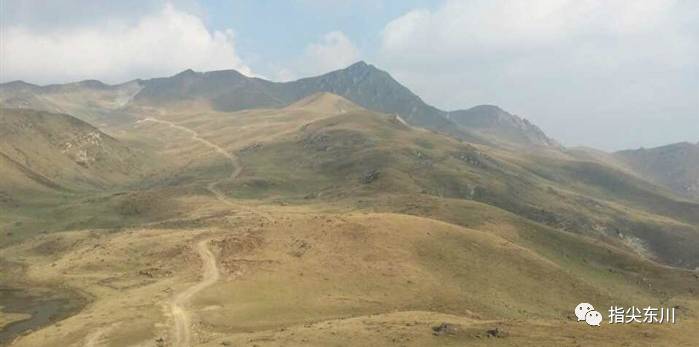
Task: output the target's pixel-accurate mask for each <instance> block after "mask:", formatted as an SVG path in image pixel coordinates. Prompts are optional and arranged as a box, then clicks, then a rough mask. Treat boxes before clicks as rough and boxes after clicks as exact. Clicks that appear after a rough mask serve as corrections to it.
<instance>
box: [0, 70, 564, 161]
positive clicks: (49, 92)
mask: <svg viewBox="0 0 699 347" xmlns="http://www.w3.org/2000/svg"><path fill="white" fill-rule="evenodd" d="M321 92H327V93H332V94H336V95H340V96H342V97H344V98H347V99H348V100H351V101H352V102H354V103H356V104H358V105H360V106H362V107H364V108H367V109H370V110H374V111H378V112H383V113H391V114H397V115H399V116H400V117H401V118H402V119H404V120H405V121H406V122H407V123H409V124H411V125H414V126H419V127H423V128H427V129H431V130H435V131H438V132H442V133H446V134H449V135H451V136H454V137H457V138H460V139H462V140H466V141H469V142H474V143H481V144H487V143H490V142H492V141H495V143H504V144H511V145H516V146H548V147H556V146H557V144H556V143H555V141H553V140H551V139H549V138H548V137H547V136H546V135H545V134H544V133H543V132H542V131H541V130H540V129H539V128H537V127H536V126H535V125H533V124H531V123H529V122H528V121H526V120H523V119H521V118H519V117H517V116H514V115H511V114H509V113H507V112H505V111H503V110H501V109H500V108H498V107H496V106H477V107H474V108H471V109H469V110H462V111H454V112H446V111H443V110H440V109H438V108H436V107H434V106H431V105H429V104H427V103H425V102H424V101H423V100H422V99H421V98H420V97H419V96H417V95H416V94H415V93H413V92H412V91H410V90H409V89H408V88H406V87H405V86H403V85H402V84H400V83H399V82H398V81H396V80H395V79H394V78H393V77H392V76H391V75H390V74H389V73H387V72H386V71H383V70H380V69H378V68H376V67H375V66H373V65H370V64H367V63H365V62H363V61H360V62H358V63H355V64H352V65H350V66H349V67H347V68H345V69H341V70H337V71H332V72H329V73H326V74H323V75H320V76H315V77H309V78H303V79H300V80H297V81H291V82H282V83H279V82H271V81H267V80H264V79H260V78H253V77H247V76H245V75H243V74H241V73H239V72H238V71H235V70H221V71H210V72H195V71H192V70H186V71H183V72H181V73H178V74H176V75H174V76H171V77H162V78H153V79H147V80H136V81H132V82H128V83H125V84H121V85H115V86H109V85H106V84H103V83H101V82H98V81H83V82H77V83H70V84H66V85H52V86H46V87H39V86H35V85H30V84H27V83H24V82H11V83H6V84H3V85H0V103H1V104H3V105H5V107H24V108H34V109H40V110H46V111H51V112H65V113H70V114H73V115H75V116H77V117H80V118H81V119H84V120H86V121H89V122H93V123H97V124H103V123H106V122H108V121H109V120H110V119H111V121H112V122H118V121H119V120H130V119H131V118H130V117H129V116H128V114H129V113H131V114H133V113H138V110H131V111H130V112H129V111H126V109H128V107H147V108H148V107H158V108H165V109H170V110H181V109H183V108H198V109H202V110H205V109H207V108H208V109H212V110H214V111H220V112H234V111H239V110H245V109H256V108H280V107H284V106H287V105H289V104H292V103H294V102H296V101H298V100H301V99H303V98H305V97H307V96H309V95H312V94H315V93H321ZM125 114H126V115H125Z"/></svg>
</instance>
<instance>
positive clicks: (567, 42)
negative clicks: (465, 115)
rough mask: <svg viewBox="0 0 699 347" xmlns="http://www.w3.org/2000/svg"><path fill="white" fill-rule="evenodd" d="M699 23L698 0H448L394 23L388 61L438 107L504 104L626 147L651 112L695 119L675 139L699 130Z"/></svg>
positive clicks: (583, 137)
mask: <svg viewBox="0 0 699 347" xmlns="http://www.w3.org/2000/svg"><path fill="white" fill-rule="evenodd" d="M697 22H699V11H697V10H696V6H694V5H692V2H691V1H674V0H646V1H621V0H608V1H593V0H540V1H518V0H473V1H456V0H447V1H445V2H444V3H443V4H442V5H440V6H438V7H436V8H434V9H430V10H426V9H416V10H413V11H410V12H408V13H406V14H404V15H402V16H400V17H398V18H396V19H394V20H392V21H390V22H389V23H388V24H386V26H385V27H384V30H383V32H382V33H381V36H380V41H381V45H380V51H379V53H378V57H377V59H376V61H377V62H378V63H379V65H381V66H385V67H386V68H388V69H389V70H390V71H391V72H393V73H394V74H395V75H396V76H397V77H398V78H399V79H400V80H402V81H404V82H406V83H407V84H408V85H409V86H410V87H411V88H413V89H414V90H415V91H416V92H417V93H418V94H419V95H421V96H423V97H425V99H426V100H428V101H430V102H432V103H434V104H436V105H437V106H441V107H446V108H463V107H469V106H472V105H474V104H479V103H494V104H499V105H501V106H503V107H505V108H507V109H510V110H512V111H514V112H517V113H520V114H524V115H525V116H527V117H530V118H531V119H533V120H534V121H535V122H537V123H539V125H542V126H543V128H544V129H545V130H548V131H549V132H550V133H551V135H553V136H559V137H561V140H563V141H564V142H566V143H568V144H571V143H572V144H580V143H588V144H590V142H588V141H587V134H590V133H595V132H596V131H597V133H599V132H600V131H602V132H607V134H605V137H606V138H607V139H608V140H604V143H603V141H596V142H595V143H593V144H594V145H598V146H602V147H606V148H618V147H619V146H622V144H621V143H620V141H622V140H626V141H627V143H624V144H623V146H626V145H628V142H630V141H628V140H629V139H628V138H627V139H621V138H620V137H619V136H616V135H615V134H614V133H615V132H616V131H618V129H619V128H620V127H623V126H624V125H625V124H629V123H630V122H634V121H635V120H636V119H638V116H639V114H644V115H646V116H648V117H664V116H663V115H664V114H665V115H667V114H668V113H669V112H673V114H675V115H676V116H677V117H683V119H694V123H693V124H690V123H683V124H679V125H677V129H675V130H668V131H667V132H666V134H667V137H668V141H672V139H670V138H671V137H672V133H673V132H674V133H675V134H679V133H681V132H682V131H683V129H686V127H694V128H695V129H696V128H697V127H698V126H699V118H698V117H693V118H692V117H689V116H688V115H689V114H696V109H697V108H699V98H697V97H696V92H697V90H699V80H697V75H696V73H697V71H698V70H699V44H698V43H699V32H698V30H697V27H696V23H697ZM678 113H679V114H678ZM572 119H580V120H581V121H582V123H581V125H582V127H581V128H578V129H576V130H575V131H571V130H570V124H571V120H572ZM600 129H601V130H600ZM685 133H686V132H685ZM631 136H634V135H633V134H632V135H631ZM675 140H679V139H675ZM689 140H693V141H696V139H689ZM638 141H639V142H642V139H641V138H640V137H639V138H638Z"/></svg>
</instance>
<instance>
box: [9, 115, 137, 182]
mask: <svg viewBox="0 0 699 347" xmlns="http://www.w3.org/2000/svg"><path fill="white" fill-rule="evenodd" d="M0 160H2V161H3V164H4V165H2V167H1V169H0V170H3V178H4V179H3V181H2V182H0V185H2V188H1V189H2V190H3V191H6V192H8V191H20V192H21V191H23V190H25V189H26V190H31V189H36V188H44V189H59V190H73V189H81V188H85V189H99V188H104V187H106V186H109V185H114V184H119V183H125V182H127V181H137V180H139V179H142V178H143V174H144V155H143V153H142V152H140V151H136V150H132V149H130V148H129V147H127V146H126V145H124V144H123V143H121V142H120V141H118V140H116V139H114V138H113V137H111V136H109V135H107V134H105V133H103V132H101V131H100V130H98V129H97V128H95V127H93V126H91V125H89V124H87V123H85V122H83V121H80V120H78V119H76V118H74V117H72V116H69V115H66V114H55V113H48V112H43V111H35V110H20V109H0Z"/></svg>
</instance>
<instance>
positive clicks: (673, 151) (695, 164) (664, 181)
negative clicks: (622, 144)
mask: <svg viewBox="0 0 699 347" xmlns="http://www.w3.org/2000/svg"><path fill="white" fill-rule="evenodd" d="M614 156H615V157H616V158H618V159H619V160H620V161H622V162H623V163H625V164H626V165H628V166H629V167H630V168H631V169H633V170H634V171H636V172H638V173H639V174H640V175H642V176H643V177H645V178H647V179H649V180H651V181H653V182H655V183H657V184H659V185H662V186H665V187H668V188H669V189H671V190H672V191H674V192H675V193H678V194H681V195H683V196H686V197H690V198H695V199H699V143H697V144H694V143H689V142H682V143H676V144H672V145H667V146H662V147H657V148H650V149H637V150H626V151H620V152H616V153H614Z"/></svg>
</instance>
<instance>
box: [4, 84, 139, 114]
mask: <svg viewBox="0 0 699 347" xmlns="http://www.w3.org/2000/svg"><path fill="white" fill-rule="evenodd" d="M141 89H142V86H141V84H140V82H138V81H131V82H126V83H122V84H118V85H107V84H104V83H102V82H100V81H96V80H86V81H80V82H74V83H67V84H53V85H47V86H37V85H33V84H29V83H25V82H22V81H14V82H9V83H4V84H0V107H4V108H18V109H34V110H41V111H47V112H53V113H64V114H70V115H72V116H75V117H78V118H80V119H82V120H84V121H86V122H89V123H91V124H96V125H103V124H107V123H115V122H120V121H123V120H124V118H127V117H126V115H124V114H123V113H121V112H120V110H121V109H122V108H123V107H124V106H125V105H127V104H128V103H129V102H131V99H132V98H133V96H134V95H135V94H136V93H138V92H139V91H140V90H141Z"/></svg>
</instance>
